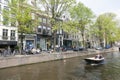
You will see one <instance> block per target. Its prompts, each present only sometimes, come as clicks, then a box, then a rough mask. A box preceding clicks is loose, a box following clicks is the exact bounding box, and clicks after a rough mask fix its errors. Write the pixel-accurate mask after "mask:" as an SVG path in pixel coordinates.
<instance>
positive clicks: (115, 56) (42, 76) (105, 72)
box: [0, 53, 120, 80]
mask: <svg viewBox="0 0 120 80" xmlns="http://www.w3.org/2000/svg"><path fill="white" fill-rule="evenodd" d="M103 56H105V58H106V59H105V61H106V63H105V64H104V65H99V66H88V65H85V62H84V60H83V59H84V58H85V57H77V58H71V59H66V60H60V61H51V62H46V63H39V64H32V65H26V66H20V67H13V68H6V69H0V80H119V76H120V73H119V72H120V54H119V53H107V54H104V55H103ZM86 57H87V56H86Z"/></svg>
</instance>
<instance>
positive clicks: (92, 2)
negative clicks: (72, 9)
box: [77, 0, 120, 17]
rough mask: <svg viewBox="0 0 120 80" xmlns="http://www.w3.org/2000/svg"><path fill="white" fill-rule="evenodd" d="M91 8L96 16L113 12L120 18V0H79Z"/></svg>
mask: <svg viewBox="0 0 120 80" xmlns="http://www.w3.org/2000/svg"><path fill="white" fill-rule="evenodd" d="M79 1H80V2H82V3H83V4H84V5H85V6H87V7H89V8H90V9H91V10H92V11H93V12H94V13H95V14H96V15H100V14H102V13H105V12H113V13H116V14H117V15H118V17H120V0H77V2H79Z"/></svg>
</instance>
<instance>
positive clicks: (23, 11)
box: [3, 0, 35, 51]
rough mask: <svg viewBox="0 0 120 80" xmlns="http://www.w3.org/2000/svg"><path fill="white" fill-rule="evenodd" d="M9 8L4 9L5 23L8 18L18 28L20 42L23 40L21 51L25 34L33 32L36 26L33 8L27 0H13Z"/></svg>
mask: <svg viewBox="0 0 120 80" xmlns="http://www.w3.org/2000/svg"><path fill="white" fill-rule="evenodd" d="M8 7H9V8H8V9H4V10H3V17H4V19H5V20H4V21H3V23H6V20H7V21H9V23H11V26H15V27H17V28H18V32H19V33H20V37H19V38H20V42H21V45H20V47H21V51H22V50H23V39H24V34H26V33H33V28H34V26H35V24H34V20H33V19H32V14H31V13H33V10H32V8H31V7H30V6H29V5H28V4H27V3H26V0H11V1H10V2H9V3H8Z"/></svg>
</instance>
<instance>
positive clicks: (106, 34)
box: [95, 13, 119, 47]
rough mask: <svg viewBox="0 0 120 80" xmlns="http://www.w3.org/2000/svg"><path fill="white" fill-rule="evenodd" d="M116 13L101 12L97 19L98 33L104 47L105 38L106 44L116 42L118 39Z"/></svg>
mask: <svg viewBox="0 0 120 80" xmlns="http://www.w3.org/2000/svg"><path fill="white" fill-rule="evenodd" d="M115 17H116V15H115V14H114V13H104V14H101V15H100V16H99V17H98V18H97V20H96V23H95V24H96V25H95V26H96V28H97V31H96V34H97V36H98V37H99V40H100V45H101V46H102V47H104V45H103V41H104V40H105V45H106V46H107V44H109V43H110V42H114V41H115V40H117V39H118V33H119V32H118V27H117V21H116V19H115Z"/></svg>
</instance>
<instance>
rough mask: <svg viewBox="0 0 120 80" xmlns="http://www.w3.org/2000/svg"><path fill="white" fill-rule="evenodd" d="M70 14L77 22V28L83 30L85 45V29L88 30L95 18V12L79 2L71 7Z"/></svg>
mask: <svg viewBox="0 0 120 80" xmlns="http://www.w3.org/2000/svg"><path fill="white" fill-rule="evenodd" d="M70 14H71V17H72V19H73V20H74V21H75V22H76V26H75V28H76V27H77V28H76V29H77V30H78V31H80V32H81V36H82V39H83V46H84V47H85V39H84V38H85V31H86V30H87V26H89V24H90V23H91V22H92V18H94V15H93V12H92V11H91V9H89V8H88V7H86V6H85V5H84V4H82V3H81V2H79V3H78V4H77V5H74V6H73V7H72V8H71V9H70Z"/></svg>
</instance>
